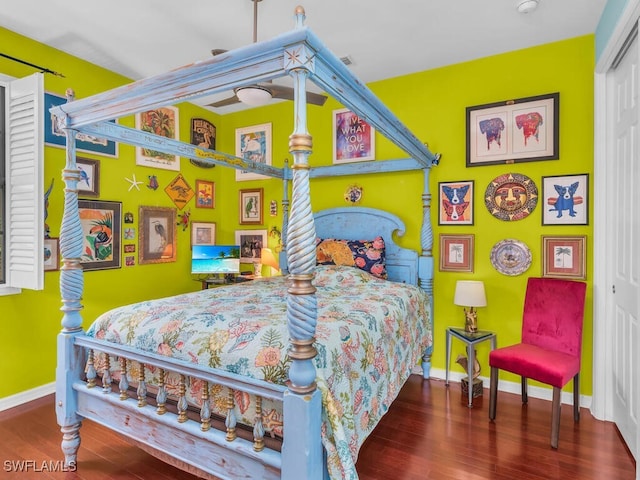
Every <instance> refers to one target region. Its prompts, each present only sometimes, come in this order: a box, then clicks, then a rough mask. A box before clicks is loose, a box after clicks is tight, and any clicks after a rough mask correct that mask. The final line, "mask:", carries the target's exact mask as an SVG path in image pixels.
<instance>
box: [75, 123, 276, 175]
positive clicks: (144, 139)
mask: <svg viewBox="0 0 640 480" xmlns="http://www.w3.org/2000/svg"><path fill="white" fill-rule="evenodd" d="M82 131H83V132H86V133H90V134H92V135H95V136H97V137H99V138H106V139H108V140H113V141H115V142H124V143H127V144H129V145H134V146H137V147H144V148H149V145H153V148H156V149H158V150H161V151H162V152H164V153H169V154H172V155H178V156H180V157H185V158H189V159H193V160H198V161H200V162H206V163H211V164H214V165H223V166H228V167H231V168H235V169H236V170H250V171H252V172H256V173H260V174H262V175H267V176H269V177H274V178H280V179H281V178H283V175H284V169H283V168H278V167H272V166H271V165H267V164H264V163H260V162H254V161H252V160H245V159H243V158H240V157H236V156H234V155H229V154H228V153H224V152H219V151H217V150H210V149H208V148H202V147H198V146H196V145H192V144H190V143H184V142H181V141H179V140H175V139H173V138H167V137H162V136H160V135H156V134H153V133H150V132H143V131H142V130H137V129H135V128H130V127H125V126H123V125H119V124H116V123H113V122H103V123H100V124H95V125H87V126H85V127H83V128H82Z"/></svg>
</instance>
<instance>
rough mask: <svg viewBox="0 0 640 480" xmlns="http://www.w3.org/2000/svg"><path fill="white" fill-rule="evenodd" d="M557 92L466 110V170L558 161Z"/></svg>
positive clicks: (558, 96) (558, 113)
mask: <svg viewBox="0 0 640 480" xmlns="http://www.w3.org/2000/svg"><path fill="white" fill-rule="evenodd" d="M559 100H560V94H559V93H550V94H546V95H537V96H534V97H526V98H518V99H515V100H504V101H501V102H496V103H487V104H485V105H477V106H474V107H467V109H466V115H467V167H477V166H481V165H498V164H510V163H516V162H533V161H540V160H557V159H558V158H559V156H558V155H559V150H558V143H559V128H558V127H559V119H560V111H559Z"/></svg>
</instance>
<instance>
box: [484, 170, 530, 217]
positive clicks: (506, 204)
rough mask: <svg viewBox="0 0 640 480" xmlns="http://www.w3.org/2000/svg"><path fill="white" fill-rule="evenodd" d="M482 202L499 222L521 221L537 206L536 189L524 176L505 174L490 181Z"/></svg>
mask: <svg viewBox="0 0 640 480" xmlns="http://www.w3.org/2000/svg"><path fill="white" fill-rule="evenodd" d="M484 202H485V204H486V206H487V209H488V210H489V213H491V215H493V216H494V217H496V218H499V219H500V220H504V221H507V222H509V221H514V220H522V219H523V218H525V217H528V216H529V214H530V213H531V212H533V210H534V209H535V208H536V205H537V204H538V187H537V186H536V184H535V183H534V181H533V180H531V179H530V178H529V177H527V176H526V175H522V174H520V173H505V174H504V175H500V176H499V177H496V178H494V179H493V180H492V181H491V183H490V184H489V186H488V187H487V191H486V192H485V194H484Z"/></svg>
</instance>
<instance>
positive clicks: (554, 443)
mask: <svg viewBox="0 0 640 480" xmlns="http://www.w3.org/2000/svg"><path fill="white" fill-rule="evenodd" d="M561 393H562V390H561V389H560V388H558V387H553V401H552V403H551V447H552V448H558V436H559V432H560V395H561Z"/></svg>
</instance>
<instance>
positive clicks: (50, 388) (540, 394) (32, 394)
mask: <svg viewBox="0 0 640 480" xmlns="http://www.w3.org/2000/svg"><path fill="white" fill-rule="evenodd" d="M411 373H413V374H416V375H422V368H421V367H420V366H417V367H414V368H413V369H412V371H411ZM445 374H446V372H445V371H444V370H442V369H438V368H432V369H431V378H436V379H439V380H444V379H445ZM464 377H466V375H465V374H463V373H459V372H449V380H451V381H452V382H460V380H462V378H464ZM479 378H480V379H482V381H483V383H484V385H486V386H487V387H488V386H489V378H488V377H483V376H480V377H479ZM55 391H56V384H55V383H48V384H46V385H42V386H41V387H37V388H34V389H31V390H27V391H25V392H20V393H17V394H15V395H11V396H10V397H5V398H0V412H2V411H3V410H8V409H9V408H13V407H17V406H18V405H22V404H23V403H27V402H30V401H32V400H37V399H38V398H42V397H44V396H46V395H49V394H52V393H55ZM498 391H500V392H508V393H515V394H516V395H520V383H519V382H506V381H504V380H500V381H499V382H498ZM529 396H530V397H532V398H540V399H542V400H549V401H551V397H552V390H551V389H550V388H543V387H536V386H534V385H529ZM561 401H562V403H565V404H567V405H573V393H571V392H562V397H561ZM580 406H581V407H584V408H589V409H590V408H591V396H590V395H580Z"/></svg>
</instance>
